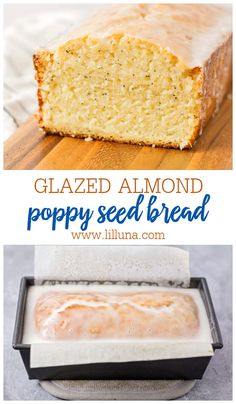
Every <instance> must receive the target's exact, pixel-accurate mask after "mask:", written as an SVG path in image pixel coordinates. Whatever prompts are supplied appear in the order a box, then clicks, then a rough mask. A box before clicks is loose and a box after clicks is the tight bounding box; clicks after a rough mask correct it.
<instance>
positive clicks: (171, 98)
mask: <svg viewBox="0 0 236 404" xmlns="http://www.w3.org/2000/svg"><path fill="white" fill-rule="evenodd" d="M231 48H232V45H231V9H230V6H227V5H209V4H159V5H158V4H143V5H140V4H134V5H127V4H124V5H123V4H119V5H113V6H107V7H105V8H104V10H101V11H98V13H97V14H96V15H95V16H94V17H93V18H91V19H90V20H88V21H87V22H85V23H84V24H82V25H81V26H80V28H79V29H77V30H75V31H74V32H73V33H71V34H70V35H69V36H68V37H67V38H65V39H63V40H62V41H61V42H60V43H58V44H56V45H55V46H54V47H53V48H48V49H40V50H39V51H37V52H36V53H35V54H34V58H33V59H34V66H35V70H36V79H37V81H38V100H39V124H40V127H41V128H42V129H43V130H44V131H45V132H46V133H58V134H60V135H64V136H73V137H82V138H83V137H88V136H90V137H92V138H94V139H105V140H113V141H117V142H126V143H134V144H145V145H156V146H162V147H174V148H180V149H184V148H190V147H192V145H193V143H194V142H195V139H196V138H197V136H198V135H199V134H200V133H201V132H202V129H203V128H204V127H205V125H206V124H207V122H208V120H209V119H210V117H211V116H212V114H213V113H214V112H216V111H217V110H218V108H219V106H220V104H221V102H222V100H223V97H224V95H225V94H226V92H227V88H228V84H229V80H230V71H231V70H230V69H231Z"/></svg>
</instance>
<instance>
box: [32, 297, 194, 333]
mask: <svg viewBox="0 0 236 404" xmlns="http://www.w3.org/2000/svg"><path fill="white" fill-rule="evenodd" d="M34 319H35V327H36V330H37V332H38V333H39V334H40V335H41V337H43V338H45V339H48V340H86V339H107V338H108V339H116V338H126V339H127V338H133V339H136V338H176V337H183V338H184V337H185V338H186V337H193V336H195V335H196V334H197V333H198V331H199V317H198V308H197V306H196V304H195V302H194V300H193V298H192V297H191V296H189V295H187V294H183V293H181V292H160V291H156V292H152V291H150V292H149V293H145V292H143V293H142V292H140V293H138V292H135V293H134V292H133V293H129V292H128V293H127V292H126V293H115V292H113V293H111V292H110V293H101V292H100V293H98V292H96V293H95V292H84V293H83V292H80V293H79V292H78V293H65V292H48V293H45V294H43V295H42V296H41V297H40V298H39V299H38V301H37V303H36V306H35V310H34Z"/></svg>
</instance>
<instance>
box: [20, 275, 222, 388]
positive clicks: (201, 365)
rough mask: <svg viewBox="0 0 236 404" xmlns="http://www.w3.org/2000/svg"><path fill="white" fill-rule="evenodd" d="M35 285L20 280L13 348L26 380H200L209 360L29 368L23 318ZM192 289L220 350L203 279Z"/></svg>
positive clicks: (193, 283)
mask: <svg viewBox="0 0 236 404" xmlns="http://www.w3.org/2000/svg"><path fill="white" fill-rule="evenodd" d="M30 285H34V278H32V277H23V278H22V280H21V285H20V291H19V298H18V304H17V313H16V320H15V329H14V336H13V348H14V349H17V350H19V351H20V354H21V357H22V359H23V362H24V365H25V368H26V371H27V373H28V376H29V379H39V380H53V379H54V380H60V379H61V380H62V379H70V380H112V379H113V380H115V379H120V380H148V379H149V380H158V379H159V380H162V379H169V380H177V379H183V380H193V379H201V378H202V377H203V374H204V372H205V370H206V368H207V366H208V364H209V362H210V360H211V358H212V356H206V357H193V358H183V359H165V360H151V361H150V360H149V361H136V362H121V363H120V362H119V363H93V364H84V365H69V366H52V367H43V368H31V367H30V347H31V346H30V345H26V344H22V337H23V328H24V316H25V307H26V298H27V291H28V287H29V286H30ZM190 287H191V288H197V289H199V291H200V293H201V296H202V299H203V302H204V305H205V308H206V312H207V316H208V319H209V324H210V329H211V333H212V340H213V343H212V346H213V349H214V351H215V350H216V349H221V348H222V347H223V342H222V337H221V333H220V329H219V325H218V321H217V318H216V314H215V311H214V307H213V303H212V300H211V296H210V292H209V289H208V286H207V282H206V279H205V278H191V283H190Z"/></svg>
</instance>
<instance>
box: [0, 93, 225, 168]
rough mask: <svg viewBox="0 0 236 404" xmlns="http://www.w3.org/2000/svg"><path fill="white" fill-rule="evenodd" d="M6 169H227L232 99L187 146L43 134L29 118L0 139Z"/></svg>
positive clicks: (33, 120) (34, 121) (32, 119)
mask: <svg viewBox="0 0 236 404" xmlns="http://www.w3.org/2000/svg"><path fill="white" fill-rule="evenodd" d="M4 161H5V169H9V170H39V169H41V170H105V169H106V170H158V169H159V170H177V169H179V170H227V169H228V170H229V169H231V168H232V102H231V99H230V97H227V98H226V99H225V101H224V103H223V105H222V107H221V109H220V111H219V113H218V114H217V115H216V116H215V117H214V118H213V119H212V120H211V121H210V123H209V124H208V126H207V128H206V129H205V130H204V133H203V135H202V136H201V137H200V138H199V139H198V141H197V142H196V144H195V146H194V147H193V148H192V149H191V150H182V151H181V150H172V149H158V148H152V147H146V146H145V147H143V146H135V145H127V144H118V143H112V142H103V141H91V142H86V141H84V140H81V139H74V138H69V137H60V136H57V135H44V134H43V132H42V131H41V130H39V129H38V126H37V122H36V120H35V119H34V118H33V117H32V118H30V119H29V120H28V121H27V122H26V123H25V124H23V125H22V126H21V127H19V128H18V129H17V131H16V132H15V133H14V134H13V135H12V136H11V137H10V138H9V139H8V140H7V141H6V142H5V150H4Z"/></svg>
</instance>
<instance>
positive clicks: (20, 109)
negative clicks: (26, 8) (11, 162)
mask: <svg viewBox="0 0 236 404" xmlns="http://www.w3.org/2000/svg"><path fill="white" fill-rule="evenodd" d="M59 7H60V6H59V5H58V8H59ZM88 13H91V7H90V9H88V8H87V7H86V5H78V12H77V11H75V10H74V9H73V10H72V9H71V10H70V8H69V7H68V11H66V12H64V11H62V10H61V11H60V8H59V11H58V12H56V13H55V12H52V11H50V12H47V13H45V12H44V13H40V14H39V15H33V16H32V15H30V16H26V17H25V18H20V19H17V20H16V21H15V22H14V24H12V25H10V26H8V27H7V28H6V30H5V35H4V38H5V41H4V42H5V52H4V56H5V57H4V61H5V65H4V140H5V139H7V138H8V137H9V136H10V135H11V134H12V133H13V132H14V131H15V130H16V128H17V127H18V126H20V125H21V124H22V123H23V122H25V121H26V120H27V118H29V117H30V116H31V115H32V114H34V113H35V112H36V110H37V99H36V83H35V80H34V69H33V63H32V55H33V53H34V51H35V50H36V49H37V48H39V47H42V46H45V45H46V44H47V43H48V42H50V41H53V40H54V39H55V38H57V37H59V36H60V35H63V34H64V33H65V32H67V31H70V30H71V29H73V28H74V27H76V26H78V25H79V23H80V22H81V20H83V19H84V18H85V17H86V15H87V14H88Z"/></svg>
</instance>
